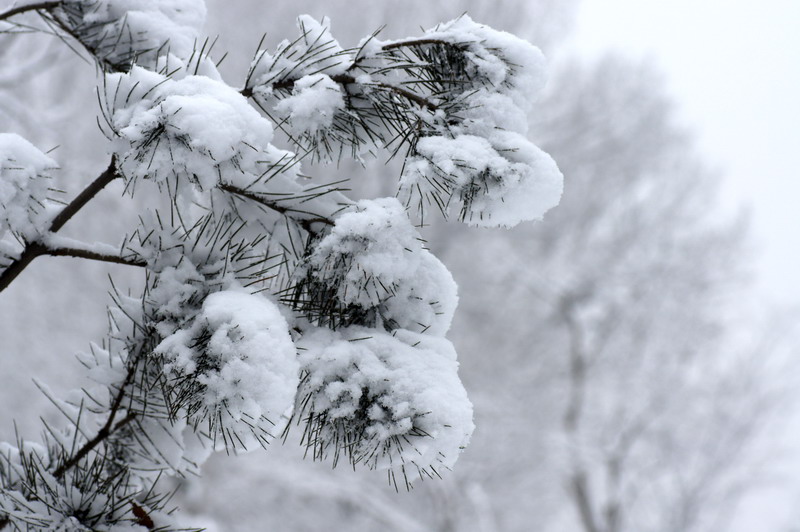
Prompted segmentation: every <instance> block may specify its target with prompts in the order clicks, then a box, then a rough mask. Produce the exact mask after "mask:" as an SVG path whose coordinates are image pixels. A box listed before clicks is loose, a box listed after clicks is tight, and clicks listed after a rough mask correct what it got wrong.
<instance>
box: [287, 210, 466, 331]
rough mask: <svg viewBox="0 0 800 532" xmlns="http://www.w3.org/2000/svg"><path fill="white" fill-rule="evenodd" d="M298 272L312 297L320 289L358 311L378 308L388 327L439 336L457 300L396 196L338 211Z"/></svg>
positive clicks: (445, 274) (449, 278) (446, 276)
mask: <svg viewBox="0 0 800 532" xmlns="http://www.w3.org/2000/svg"><path fill="white" fill-rule="evenodd" d="M299 276H305V280H304V281H301V282H305V283H307V286H308V289H309V291H310V293H311V299H312V300H314V301H316V299H317V298H316V297H314V295H315V294H319V297H322V298H325V299H331V298H333V299H334V300H335V301H334V302H338V303H339V305H341V307H345V308H346V307H357V308H359V309H360V314H367V315H369V314H370V313H371V312H373V313H377V316H375V318H377V317H379V318H380V319H381V320H382V322H383V323H382V325H383V326H384V327H386V328H390V329H393V328H403V329H416V330H424V331H426V332H428V333H429V334H435V335H440V336H444V334H445V333H446V332H447V330H448V329H449V328H450V323H451V321H452V318H453V314H454V312H455V308H456V305H457V303H458V297H457V295H456V292H457V287H456V284H455V281H453V278H452V276H451V275H450V272H449V271H448V270H447V268H445V266H444V265H443V264H442V263H441V262H439V260H438V259H437V258H436V257H434V256H433V255H432V254H431V253H430V252H429V251H428V250H426V249H425V248H423V246H422V241H421V239H420V236H419V234H418V233H417V231H416V230H415V229H414V227H413V226H412V225H411V222H410V220H409V219H408V216H407V215H406V213H405V210H404V209H403V207H402V205H401V204H400V203H399V202H398V201H397V200H396V199H395V198H382V199H377V200H362V201H360V202H358V204H357V205H356V207H355V208H354V209H353V210H351V211H349V212H345V213H343V214H341V215H340V216H338V217H337V218H336V219H335V225H334V226H333V228H331V230H330V232H329V233H328V234H327V235H325V236H324V237H323V238H322V239H321V240H320V241H319V242H318V243H317V244H316V245H315V246H314V248H313V252H312V253H311V255H310V256H309V257H308V258H307V260H306V263H305V264H304V265H303V266H302V267H301V269H300V270H299ZM328 304H331V303H328ZM362 324H367V323H362ZM376 325H377V324H376Z"/></svg>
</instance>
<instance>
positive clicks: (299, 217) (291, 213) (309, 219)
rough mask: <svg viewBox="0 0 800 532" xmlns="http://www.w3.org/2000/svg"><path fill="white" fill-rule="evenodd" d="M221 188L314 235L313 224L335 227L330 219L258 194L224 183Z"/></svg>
mask: <svg viewBox="0 0 800 532" xmlns="http://www.w3.org/2000/svg"><path fill="white" fill-rule="evenodd" d="M219 188H220V189H222V190H224V191H225V192H229V193H231V194H235V195H237V196H241V197H243V198H247V199H249V200H252V201H255V202H256V203H260V204H261V205H264V206H265V207H268V208H270V209H272V210H273V211H275V212H279V213H281V214H283V215H284V216H288V217H289V218H292V219H293V220H294V221H295V222H297V223H298V224H299V225H300V227H302V228H303V229H305V230H306V231H308V232H309V233H312V234H313V233H316V232H317V231H316V230H315V229H314V228H313V227H312V224H314V223H321V224H324V225H333V220H331V219H330V218H326V217H324V216H317V215H314V214H312V213H308V212H305V211H301V210H298V209H292V208H290V207H284V206H283V205H280V204H279V203H278V202H277V201H271V200H268V199H266V198H263V197H261V196H259V195H258V194H255V193H253V192H249V191H247V190H243V189H241V188H239V187H235V186H233V185H228V184H225V183H222V184H220V185H219Z"/></svg>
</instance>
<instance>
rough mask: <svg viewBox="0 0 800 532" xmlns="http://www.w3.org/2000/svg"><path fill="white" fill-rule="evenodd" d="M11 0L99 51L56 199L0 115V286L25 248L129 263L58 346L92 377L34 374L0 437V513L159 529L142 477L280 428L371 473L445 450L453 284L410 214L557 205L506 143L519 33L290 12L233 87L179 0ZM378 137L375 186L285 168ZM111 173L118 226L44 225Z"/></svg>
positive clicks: (166, 524) (541, 172)
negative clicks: (0, 439) (81, 134)
mask: <svg viewBox="0 0 800 532" xmlns="http://www.w3.org/2000/svg"><path fill="white" fill-rule="evenodd" d="M25 5H26V4H22V5H21V6H19V7H18V8H14V9H12V10H10V11H6V12H2V13H0V24H3V26H0V31H15V28H16V29H19V28H23V27H24V28H29V27H31V24H32V19H31V18H30V17H32V15H33V13H28V12H29V11H30V12H33V11H35V12H36V13H38V15H39V17H40V18H41V19H42V20H43V22H44V24H45V28H46V29H47V30H48V31H54V32H56V33H59V34H60V35H61V36H62V37H63V38H64V39H66V40H71V41H72V42H73V44H77V45H79V47H82V48H83V50H84V52H85V53H88V54H90V55H91V56H93V57H94V58H95V60H96V61H97V63H98V65H99V66H100V67H101V70H100V71H101V72H102V74H101V75H102V80H101V81H100V83H99V88H98V92H99V101H100V109H99V113H100V115H101V117H102V119H101V127H102V129H103V131H104V133H105V134H106V136H107V137H108V139H109V144H108V151H109V152H110V159H111V160H110V163H109V165H108V168H107V169H106V170H105V171H104V172H102V173H101V174H100V175H99V177H98V178H97V179H96V180H95V181H94V182H92V183H91V184H90V185H89V186H88V187H87V188H86V189H85V190H84V192H83V193H82V194H80V195H79V196H78V197H76V198H75V199H73V200H71V201H67V202H64V203H63V204H61V203H57V202H55V201H53V200H52V198H51V196H52V195H53V194H52V190H51V189H50V188H49V187H48V182H49V177H50V176H51V175H52V174H53V172H56V171H59V168H58V165H57V164H56V163H55V162H54V161H53V160H52V159H50V157H48V156H47V155H44V154H42V153H41V152H40V151H39V150H38V149H36V148H35V147H34V146H32V145H31V144H30V143H28V142H27V141H25V140H24V139H22V138H20V137H18V136H16V135H14V134H11V133H5V134H0V291H2V290H3V289H4V288H5V287H6V286H8V285H9V284H10V283H11V282H12V281H13V280H14V278H16V276H17V275H19V274H20V273H21V272H22V271H23V270H24V269H25V267H26V266H27V265H28V264H29V263H30V262H31V261H32V260H33V259H35V258H36V257H40V256H43V255H69V256H74V257H80V258H84V259H90V260H100V261H106V262H111V263H116V264H125V265H129V266H132V267H138V268H141V269H143V270H144V272H145V275H144V279H143V283H142V285H141V287H140V289H139V290H138V291H136V290H134V291H128V290H125V291H122V290H117V288H116V287H112V304H111V306H110V310H109V317H110V319H109V322H110V324H111V325H110V329H109V333H108V336H107V337H106V338H105V339H103V340H102V341H101V342H99V343H97V344H92V345H91V348H90V349H89V350H88V352H87V353H84V354H81V355H80V356H79V360H80V361H81V363H82V364H84V365H85V366H86V368H87V372H88V375H89V377H90V379H91V380H92V382H93V383H94V385H93V386H86V387H83V388H82V389H81V390H80V391H75V392H73V393H71V394H68V395H67V396H66V397H55V396H54V395H53V394H51V393H50V392H48V391H47V387H46V386H45V385H44V384H41V385H40V387H41V388H42V389H43V391H45V393H47V394H48V397H49V398H50V399H51V400H52V401H53V403H54V404H55V405H56V406H57V407H58V409H59V411H60V412H61V413H62V414H63V415H64V418H65V422H64V423H63V424H62V426H58V427H56V426H50V425H48V426H46V427H45V430H44V432H43V436H42V441H41V443H33V442H30V441H27V440H26V439H24V438H22V436H18V439H17V441H16V442H14V443H13V444H6V443H4V444H2V445H0V529H3V528H6V527H10V528H11V529H13V530H33V529H42V528H51V529H59V530H108V531H111V530H113V531H123V530H142V529H151V530H152V529H158V530H177V529H183V528H182V526H183V525H182V524H181V519H180V517H179V516H178V514H176V513H174V512H173V511H172V509H171V508H170V507H169V505H168V500H169V494H168V493H164V492H163V490H162V488H161V483H160V480H161V479H163V478H164V476H175V475H179V476H182V475H187V474H197V473H199V470H200V466H201V465H202V462H203V461H204V460H205V459H206V458H207V457H208V456H209V455H210V453H212V452H215V451H220V450H222V451H226V452H237V453H238V452H243V451H250V450H253V449H255V448H259V447H263V446H265V445H266V444H267V443H269V442H271V441H273V440H275V439H276V438H278V437H280V436H282V435H283V436H285V435H287V433H288V432H289V431H293V430H297V431H299V436H300V437H299V439H300V442H301V444H302V445H303V446H305V448H306V452H307V455H309V456H311V457H313V458H314V459H319V460H330V461H331V463H332V464H334V465H335V464H337V463H338V462H339V461H340V460H342V459H344V460H347V461H348V462H349V463H351V464H353V465H357V464H361V465H363V466H366V467H368V468H371V469H381V470H385V471H386V472H387V475H388V478H389V479H390V482H391V483H393V484H394V485H395V486H397V485H402V486H406V487H410V485H411V482H412V481H414V479H420V478H426V477H437V476H440V475H441V474H442V472H443V471H444V470H447V469H450V468H452V467H453V465H454V464H455V462H456V460H457V458H458V455H459V453H460V452H461V450H462V449H464V447H465V446H466V445H467V444H468V442H469V439H470V435H471V434H472V431H473V428H474V426H473V422H472V405H471V403H470V401H469V399H468V398H467V393H466V391H465V389H464V387H463V385H462V384H461V381H460V380H459V378H458V362H457V358H456V353H455V350H454V348H453V345H452V344H451V343H450V341H449V340H448V339H447V338H446V334H447V332H448V330H449V328H450V323H451V320H452V318H453V315H454V312H455V308H456V304H457V300H458V298H457V293H456V285H455V282H454V281H453V278H452V276H451V275H450V273H449V272H448V270H447V268H446V267H445V266H444V265H443V264H442V263H441V262H440V261H439V260H438V259H436V257H434V256H433V255H432V254H431V253H430V251H428V249H427V248H426V247H425V242H424V241H423V240H422V239H421V237H420V235H419V233H418V232H417V229H416V227H415V225H414V223H413V222H412V220H417V221H419V222H420V223H421V222H422V220H423V219H424V218H425V216H426V215H427V213H428V212H429V211H430V209H431V207H433V209H434V211H438V212H440V213H441V214H442V215H444V216H445V217H448V216H453V217H456V218H457V219H459V220H461V221H463V222H466V223H468V224H470V225H478V226H513V225H515V224H517V223H519V222H522V221H527V220H538V219H540V218H541V217H542V216H543V215H544V213H545V212H546V211H547V210H548V209H550V208H552V207H553V206H555V205H556V204H557V203H558V201H559V199H560V195H561V187H562V177H561V174H560V173H559V171H558V168H557V167H556V165H555V163H554V162H553V160H552V159H551V158H550V157H549V156H548V155H547V154H545V153H544V152H542V151H541V150H540V149H538V148H537V147H536V146H534V145H533V144H532V143H531V142H530V141H529V140H527V138H526V132H527V120H526V117H527V114H528V113H529V112H530V111H531V108H532V105H533V102H534V101H535V96H536V94H537V92H539V91H540V90H541V88H542V86H543V84H544V59H543V57H542V54H541V53H540V52H539V50H538V49H537V48H535V47H534V46H532V45H530V44H528V43H527V42H525V41H522V40H520V39H518V38H516V37H514V36H512V35H509V34H507V33H504V32H499V31H495V30H493V29H491V28H488V27H486V26H483V25H480V24H477V23H475V22H473V21H472V20H471V19H470V18H469V17H468V16H466V15H465V16H462V17H460V18H459V19H456V20H454V21H451V22H449V23H446V24H441V25H439V26H437V27H435V28H432V29H431V30H429V31H427V32H424V33H423V34H422V35H420V36H416V37H408V38H404V39H399V40H387V41H384V40H380V39H379V38H378V36H377V34H374V35H371V36H368V37H366V38H365V39H363V40H362V41H361V42H360V43H359V45H358V46H357V47H355V48H353V49H347V48H344V47H343V46H341V45H340V44H339V42H338V41H337V40H336V39H335V38H334V37H333V35H332V33H331V28H330V23H329V21H328V20H327V19H323V20H322V21H317V20H314V19H312V18H311V17H309V16H301V17H300V18H299V19H298V29H299V34H298V35H297V36H296V37H294V38H293V39H291V40H286V41H284V42H282V43H281V44H280V45H279V46H278V47H277V49H275V50H272V51H268V50H263V49H260V50H259V51H258V52H257V54H256V56H255V57H254V59H253V61H252V64H251V68H250V70H249V72H247V73H246V76H243V77H244V78H245V79H244V84H243V85H244V88H242V89H236V88H234V87H232V86H231V85H229V84H228V83H226V82H225V81H224V80H223V79H222V77H221V76H220V75H219V73H218V71H217V69H216V66H215V64H214V62H213V61H212V60H211V58H210V49H211V48H213V46H210V45H209V44H208V42H206V43H204V44H198V43H200V41H199V40H198V36H199V35H200V34H201V31H202V23H203V20H204V16H205V6H204V5H203V3H202V2H200V1H196V0H171V1H163V2H151V1H145V0H135V1H134V0H125V1H122V0H62V1H55V2H48V3H46V4H42V5H39V4H36V5H34V4H28V6H29V7H30V8H29V9H26V8H25ZM26 13H28V14H26ZM26 17H28V18H26ZM259 48H260V46H259ZM381 153H385V154H386V155H388V156H389V157H402V158H403V160H404V167H403V170H402V173H401V175H400V176H399V186H398V192H397V197H396V198H382V199H376V200H362V201H353V200H351V199H350V198H348V197H347V196H346V195H345V194H344V192H345V191H344V190H343V189H342V188H341V187H340V186H339V183H328V184H325V183H324V182H319V181H316V180H313V179H310V178H308V177H306V176H305V175H304V174H303V172H302V169H301V165H300V163H301V159H303V158H304V157H308V158H311V159H314V160H318V161H321V162H331V161H333V162H335V161H338V160H339V159H341V158H343V157H353V158H356V159H359V160H360V159H362V158H364V157H368V156H374V155H380V154H381ZM64 166H65V167H68V164H64ZM113 180H121V181H123V182H124V184H125V193H126V194H127V195H128V196H130V198H131V204H132V205H136V206H137V207H136V208H137V209H138V211H139V222H138V225H137V226H136V227H131V228H130V230H129V231H128V233H127V234H125V235H120V238H119V241H118V242H115V243H109V244H88V243H83V242H80V241H78V240H72V239H65V238H63V237H61V236H60V235H58V234H57V233H58V231H59V230H60V229H61V227H62V226H63V225H64V224H65V223H66V222H67V221H68V220H69V219H70V218H71V217H72V216H73V215H74V214H75V213H76V212H77V211H78V210H80V209H81V208H83V207H84V206H85V205H86V204H88V203H89V202H90V200H91V199H92V198H93V197H94V196H95V195H96V194H98V193H99V192H100V191H101V190H102V189H103V187H105V185H107V184H108V183H110V182H111V181H113Z"/></svg>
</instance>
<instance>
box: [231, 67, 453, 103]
mask: <svg viewBox="0 0 800 532" xmlns="http://www.w3.org/2000/svg"><path fill="white" fill-rule="evenodd" d="M330 78H331V79H332V80H333V81H335V82H336V83H338V84H339V85H342V86H343V87H346V86H347V85H352V84H354V83H358V82H357V81H356V78H354V77H353V76H351V75H349V74H336V75H334V76H331V77H330ZM296 81H297V80H295V79H285V80H283V81H279V82H278V83H274V84H272V88H273V89H278V90H292V88H294V84H295V82H296ZM371 85H374V86H376V87H380V88H382V89H386V90H388V91H390V92H393V93H395V94H397V95H398V96H402V97H403V98H405V99H407V100H409V101H411V102H414V103H416V104H417V105H419V106H420V107H425V108H427V109H429V110H430V111H436V110H437V109H438V108H439V106H437V105H436V104H435V103H433V102H432V101H430V100H429V99H427V98H425V97H424V96H420V95H419V94H417V93H415V92H413V91H410V90H408V89H404V88H403V87H398V86H397V85H392V84H391V83H372V84H371ZM240 94H241V95H242V96H244V97H245V98H251V97H252V96H253V89H252V88H250V87H245V88H244V89H242V90H241V91H240Z"/></svg>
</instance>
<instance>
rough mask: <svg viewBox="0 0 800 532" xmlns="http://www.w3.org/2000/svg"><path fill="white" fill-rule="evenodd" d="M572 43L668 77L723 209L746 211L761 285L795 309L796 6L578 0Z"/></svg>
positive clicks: (799, 137)
mask: <svg viewBox="0 0 800 532" xmlns="http://www.w3.org/2000/svg"><path fill="white" fill-rule="evenodd" d="M574 46H575V47H577V48H578V49H579V51H581V52H582V53H584V54H587V55H596V54H599V53H602V52H603V51H605V50H608V49H610V48H611V49H614V50H617V51H623V52H624V53H626V54H629V55H631V56H633V57H637V58H645V59H648V60H652V61H654V62H655V63H656V64H657V65H658V66H659V67H660V68H661V70H662V71H663V72H665V74H666V79H667V82H668V88H669V90H670V91H671V92H672V93H673V95H674V96H675V97H676V99H677V100H678V101H679V104H680V110H681V116H682V118H683V119H684V121H685V122H687V123H688V124H690V125H691V127H692V128H693V129H694V130H695V131H696V132H697V134H698V136H699V141H700V145H701V147H702V149H703V151H704V152H705V153H706V154H707V158H708V160H709V162H711V163H712V165H713V166H714V167H716V168H719V170H720V171H721V172H723V174H724V175H725V177H726V181H725V183H726V188H725V191H724V199H725V201H726V203H727V204H728V205H731V206H733V205H736V204H740V203H743V204H745V205H748V204H749V205H751V206H752V215H753V222H754V230H755V233H756V235H755V236H756V242H757V246H758V247H757V249H758V252H759V271H760V273H761V286H762V287H763V288H764V290H765V291H766V293H767V294H768V295H769V296H770V297H771V298H773V299H775V300H778V301H780V302H783V303H798V304H800V282H798V279H797V277H798V274H800V0H761V1H758V2H755V1H750V0H669V1H667V0H583V7H582V9H581V11H580V13H579V20H578V25H577V28H576V32H575V39H574Z"/></svg>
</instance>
